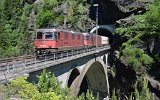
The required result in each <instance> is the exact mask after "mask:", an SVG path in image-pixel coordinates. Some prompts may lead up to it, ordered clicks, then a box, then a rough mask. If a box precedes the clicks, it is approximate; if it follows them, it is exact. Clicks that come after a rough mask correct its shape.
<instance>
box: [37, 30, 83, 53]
mask: <svg viewBox="0 0 160 100" xmlns="http://www.w3.org/2000/svg"><path fill="white" fill-rule="evenodd" d="M83 42H84V40H83V35H82V34H80V33H78V32H77V33H75V32H72V31H67V30H60V29H37V31H36V38H35V42H34V44H35V46H36V53H38V54H42V53H49V52H57V51H65V50H71V49H79V48H82V47H83V45H84V43H83Z"/></svg>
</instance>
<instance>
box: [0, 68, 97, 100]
mask: <svg viewBox="0 0 160 100" xmlns="http://www.w3.org/2000/svg"><path fill="white" fill-rule="evenodd" d="M0 93H7V96H8V98H10V96H14V95H18V96H19V97H21V98H24V99H30V100H85V99H86V100H98V98H99V97H98V96H97V98H95V97H94V96H93V94H92V92H90V91H89V90H88V91H87V93H86V94H84V93H83V94H81V95H80V96H79V97H72V96H71V94H70V89H69V88H67V87H66V88H62V87H61V84H60V83H59V82H58V80H57V78H56V77H55V76H54V75H52V74H51V72H46V70H43V72H42V73H41V75H40V76H38V83H37V84H32V83H29V82H28V81H27V77H25V76H20V77H17V78H16V79H15V80H10V82H9V84H8V85H6V86H5V85H0Z"/></svg>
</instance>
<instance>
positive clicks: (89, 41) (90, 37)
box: [83, 33, 101, 47]
mask: <svg viewBox="0 0 160 100" xmlns="http://www.w3.org/2000/svg"><path fill="white" fill-rule="evenodd" d="M83 36H84V46H85V47H93V46H96V35H94V34H88V33H83ZM97 45H98V46H100V45H101V37H100V36H99V35H97Z"/></svg>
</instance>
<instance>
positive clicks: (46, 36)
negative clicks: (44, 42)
mask: <svg viewBox="0 0 160 100" xmlns="http://www.w3.org/2000/svg"><path fill="white" fill-rule="evenodd" d="M52 38H53V33H52V32H46V33H45V39H52Z"/></svg>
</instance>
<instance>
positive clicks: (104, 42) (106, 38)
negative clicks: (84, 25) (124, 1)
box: [101, 36, 109, 45]
mask: <svg viewBox="0 0 160 100" xmlns="http://www.w3.org/2000/svg"><path fill="white" fill-rule="evenodd" d="M101 44H102V45H108V44H109V38H108V37H105V36H101Z"/></svg>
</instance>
